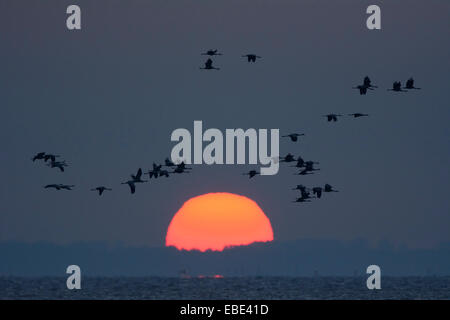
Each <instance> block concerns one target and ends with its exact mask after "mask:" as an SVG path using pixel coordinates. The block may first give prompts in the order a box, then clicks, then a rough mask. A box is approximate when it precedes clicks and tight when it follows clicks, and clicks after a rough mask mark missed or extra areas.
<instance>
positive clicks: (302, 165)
mask: <svg viewBox="0 0 450 320" xmlns="http://www.w3.org/2000/svg"><path fill="white" fill-rule="evenodd" d="M201 55H206V56H208V59H207V60H206V61H205V63H204V67H200V69H202V70H220V68H218V67H215V66H213V60H212V59H211V57H214V56H222V55H223V54H222V53H220V52H219V51H218V50H217V49H214V50H213V49H210V50H207V51H206V52H204V53H202V54H201ZM242 57H243V58H247V61H248V62H251V63H255V62H256V61H257V59H261V58H262V57H261V56H258V55H256V54H245V55H242ZM377 88H378V86H376V85H373V84H372V81H371V80H370V78H369V77H368V76H366V77H364V79H363V83H362V84H360V85H357V86H355V87H353V89H358V90H359V94H360V95H366V94H367V93H368V92H369V91H372V90H375V89H377ZM420 89H421V88H418V87H415V86H414V79H413V78H409V79H408V80H407V81H406V85H405V86H404V87H402V84H401V82H400V81H395V82H394V83H393V84H392V88H389V89H387V90H388V91H393V92H408V90H420ZM342 116H344V115H342V114H336V113H330V114H326V115H323V117H325V118H326V120H327V121H328V122H337V121H338V118H339V117H342ZM347 116H349V117H353V118H360V117H367V116H369V115H368V114H365V113H351V114H348V115H347ZM304 135H305V134H304V133H289V134H286V135H282V136H281V137H282V138H289V139H290V141H292V142H294V143H295V142H297V141H298V140H299V138H300V137H302V136H304ZM57 158H60V156H59V155H55V154H52V153H46V152H39V153H37V154H36V155H35V156H34V157H33V158H32V160H33V162H34V161H36V160H42V161H44V163H46V164H47V166H49V167H50V168H58V169H59V170H60V171H61V172H64V171H65V169H64V168H65V167H68V164H67V163H66V161H65V160H61V161H60V160H57ZM276 160H277V161H279V162H281V163H295V165H293V166H291V167H294V168H297V169H299V170H300V171H299V172H298V173H294V174H295V175H310V174H314V173H315V172H317V171H319V170H320V169H319V168H316V167H315V165H316V164H319V162H315V161H312V160H306V161H305V160H304V159H303V158H302V157H300V156H298V157H295V156H294V155H293V154H291V153H288V154H287V155H286V156H284V157H279V158H278V159H276ZM163 168H165V169H163ZM169 170H172V171H169ZM191 170H192V168H189V167H186V164H185V163H184V162H181V163H173V162H172V161H171V160H170V159H169V158H166V159H165V161H164V165H162V164H160V165H157V164H156V163H153V168H152V170H148V172H145V173H143V171H142V169H141V168H139V169H138V170H137V172H136V174H131V175H130V179H128V180H127V181H124V182H122V183H121V184H124V185H128V186H129V189H130V192H131V193H132V194H134V193H135V192H136V184H139V183H145V182H148V181H149V180H143V179H142V176H143V174H144V175H148V177H149V179H151V178H155V179H157V178H158V177H166V178H168V177H169V176H170V175H172V174H181V173H190V172H191ZM259 174H260V173H259V172H258V171H256V170H250V171H249V172H246V173H244V174H243V175H248V176H249V178H253V177H255V176H256V175H259ZM74 187H75V186H74V185H68V184H48V185H45V186H44V188H46V189H55V190H72V188H74ZM111 190H112V188H109V187H106V186H97V187H94V188H92V189H90V191H94V192H97V193H98V195H99V196H101V195H102V194H103V193H104V192H105V191H111ZM293 190H296V191H299V192H300V197H297V198H296V199H295V200H294V201H293V202H296V203H304V202H311V199H313V198H317V199H320V198H321V197H322V194H323V193H330V192H338V190H335V189H334V188H333V186H331V185H330V184H328V183H327V184H325V185H324V186H323V187H322V186H314V187H306V186H304V185H302V184H299V185H297V186H296V187H295V188H293ZM311 193H312V195H311Z"/></svg>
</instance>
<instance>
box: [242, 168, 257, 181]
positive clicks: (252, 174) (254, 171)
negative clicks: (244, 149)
mask: <svg viewBox="0 0 450 320" xmlns="http://www.w3.org/2000/svg"><path fill="white" fill-rule="evenodd" d="M258 174H259V172H257V171H256V170H250V171H249V172H246V173H243V175H244V176H248V177H249V178H250V179H251V178H253V177H254V176H256V175H258Z"/></svg>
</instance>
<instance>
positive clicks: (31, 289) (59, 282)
mask: <svg viewBox="0 0 450 320" xmlns="http://www.w3.org/2000/svg"><path fill="white" fill-rule="evenodd" d="M0 299H3V300H4V299H44V300H54V299H57V300H65V299H77V300H84V299H101V300H111V299H121V300H135V299H139V300H142V299H144V300H151V299H158V300H166V299H167V300H170V299H177V300H180V299H181V300H183V299H189V300H210V299H221V300H223V299H225V300H227V299H233V300H248V299H251V300H260V299H262V300H271V299H276V300H284V299H286V300H292V299H295V300H297V299H300V300H310V299H313V300H330V299H345V300H347V299H350V300H361V299H364V300H372V299H398V300H416V299H419V300H428V299H439V300H441V299H443V300H448V299H450V277H442V276H427V277H386V276H385V277H383V278H382V280H381V289H379V290H369V289H367V286H366V278H365V277H264V276H260V277H228V278H227V277H223V278H214V277H211V278H209V277H202V278H197V277H195V278H164V277H83V278H82V280H81V289H79V290H76V289H74V290H69V289H67V286H66V278H64V277H39V278H32V277H30V278H24V277H0Z"/></svg>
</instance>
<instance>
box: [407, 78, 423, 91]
mask: <svg viewBox="0 0 450 320" xmlns="http://www.w3.org/2000/svg"><path fill="white" fill-rule="evenodd" d="M403 89H417V90H420V89H421V88H417V87H414V79H413V78H409V79H408V80H407V81H406V86H405V87H404V88H403Z"/></svg>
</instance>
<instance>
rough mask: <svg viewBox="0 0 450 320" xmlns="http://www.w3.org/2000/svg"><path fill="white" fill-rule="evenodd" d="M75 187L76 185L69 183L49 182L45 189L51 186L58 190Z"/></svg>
mask: <svg viewBox="0 0 450 320" xmlns="http://www.w3.org/2000/svg"><path fill="white" fill-rule="evenodd" d="M73 187H75V186H74V185H67V184H54V183H53V184H48V185H46V186H45V187H44V188H45V189H49V188H54V189H56V190H61V189H65V190H72V188H73Z"/></svg>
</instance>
